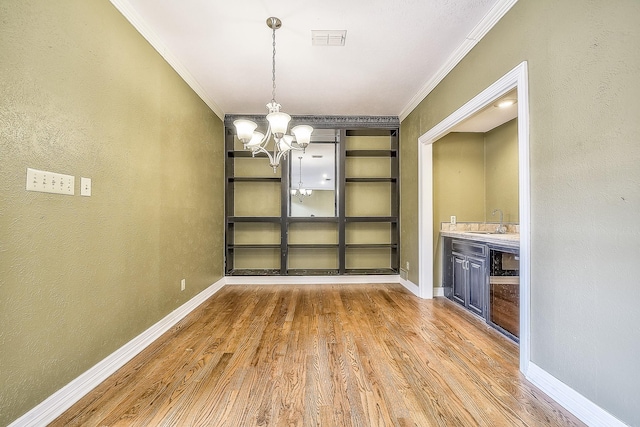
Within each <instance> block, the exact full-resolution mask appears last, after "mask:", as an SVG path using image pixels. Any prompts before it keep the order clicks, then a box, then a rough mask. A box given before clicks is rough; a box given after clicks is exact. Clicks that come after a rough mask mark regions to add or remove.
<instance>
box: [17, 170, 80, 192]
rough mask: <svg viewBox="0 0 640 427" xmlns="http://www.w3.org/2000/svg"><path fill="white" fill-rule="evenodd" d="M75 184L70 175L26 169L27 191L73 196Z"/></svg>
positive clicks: (74, 179)
mask: <svg viewBox="0 0 640 427" xmlns="http://www.w3.org/2000/svg"><path fill="white" fill-rule="evenodd" d="M75 183H76V178H75V177H74V176H72V175H65V174H62V173H55V172H48V171H41V170H38V169H31V168H27V187H26V188H27V191H39V192H41V193H53V194H66V195H69V196H73V195H74V194H75Z"/></svg>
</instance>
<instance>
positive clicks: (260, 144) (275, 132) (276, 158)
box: [233, 17, 313, 173]
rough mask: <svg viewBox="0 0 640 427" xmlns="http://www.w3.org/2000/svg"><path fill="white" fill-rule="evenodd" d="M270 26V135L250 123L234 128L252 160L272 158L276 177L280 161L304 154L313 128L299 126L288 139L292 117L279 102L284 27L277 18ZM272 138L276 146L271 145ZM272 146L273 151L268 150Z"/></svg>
mask: <svg viewBox="0 0 640 427" xmlns="http://www.w3.org/2000/svg"><path fill="white" fill-rule="evenodd" d="M267 26H268V27H269V28H271V30H272V39H273V55H272V61H271V66H272V68H271V70H272V72H271V80H272V83H273V85H272V91H271V102H269V103H268V104H267V110H268V111H269V113H268V114H267V122H268V127H267V132H266V133H262V132H258V131H256V128H257V127H258V125H257V124H256V123H254V122H252V121H251V120H245V119H240V120H235V121H234V122H233V124H234V125H235V127H236V133H237V135H238V139H239V140H240V141H242V143H243V144H244V148H245V149H247V150H251V153H252V155H253V156H255V155H256V153H265V154H266V155H267V157H268V158H269V164H270V165H271V167H272V168H273V173H276V170H277V168H278V166H279V165H280V159H282V158H283V157H284V158H286V156H287V153H288V152H289V151H291V150H302V151H304V149H305V148H306V147H307V146H308V145H309V142H311V133H312V132H313V128H312V127H311V126H308V125H298V126H295V127H293V128H292V129H291V132H292V133H293V135H294V136H295V137H294V136H291V135H287V128H288V127H289V121H290V120H291V116H290V115H288V114H287V113H284V112H282V111H280V108H281V105H280V104H278V103H277V102H276V30H277V29H278V28H280V27H281V26H282V21H280V19H278V18H275V17H270V18H268V19H267ZM271 138H273V142H271ZM269 145H272V148H268V147H269Z"/></svg>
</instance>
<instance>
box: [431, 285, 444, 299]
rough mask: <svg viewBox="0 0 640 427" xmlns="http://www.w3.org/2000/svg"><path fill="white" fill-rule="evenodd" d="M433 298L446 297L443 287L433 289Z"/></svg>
mask: <svg viewBox="0 0 640 427" xmlns="http://www.w3.org/2000/svg"><path fill="white" fill-rule="evenodd" d="M433 296H434V297H443V296H444V288H443V287H442V286H434V287H433Z"/></svg>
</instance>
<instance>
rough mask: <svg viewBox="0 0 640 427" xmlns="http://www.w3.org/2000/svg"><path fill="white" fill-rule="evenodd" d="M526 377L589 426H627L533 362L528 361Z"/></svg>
mask: <svg viewBox="0 0 640 427" xmlns="http://www.w3.org/2000/svg"><path fill="white" fill-rule="evenodd" d="M526 377H527V379H528V380H529V381H531V382H532V383H533V384H534V385H535V386H536V387H538V388H539V389H540V390H542V391H543V392H544V393H545V394H547V395H548V396H549V397H551V398H552V399H553V400H555V401H556V402H558V403H559V404H560V405H562V406H563V407H564V408H565V409H566V410H567V411H569V412H571V413H572V414H573V415H575V416H576V417H578V418H579V419H580V420H581V421H582V422H584V423H585V424H587V425H588V426H590V427H626V426H627V425H626V424H625V423H623V422H622V421H620V420H619V419H617V418H616V417H614V416H613V415H611V414H610V413H608V412H607V411H605V410H604V409H602V408H601V407H599V406H598V405H596V404H595V403H593V402H592V401H590V400H589V399H587V398H586V397H584V396H583V395H581V394H580V393H578V392H577V391H575V390H574V389H572V388H571V387H569V386H568V385H566V384H564V383H563V382H562V381H560V380H558V379H557V378H556V377H554V376H553V375H551V374H549V373H548V372H547V371H545V370H543V369H542V368H540V367H539V366H537V365H536V364H534V363H533V362H529V367H528V369H527V373H526Z"/></svg>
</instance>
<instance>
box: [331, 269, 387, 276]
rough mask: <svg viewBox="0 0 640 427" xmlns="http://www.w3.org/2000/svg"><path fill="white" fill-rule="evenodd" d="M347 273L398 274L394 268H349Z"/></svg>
mask: <svg viewBox="0 0 640 427" xmlns="http://www.w3.org/2000/svg"><path fill="white" fill-rule="evenodd" d="M344 273H345V274H385V275H386V274H389V275H391V274H398V271H397V270H394V269H393V268H347V269H346V270H345V271H344Z"/></svg>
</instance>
